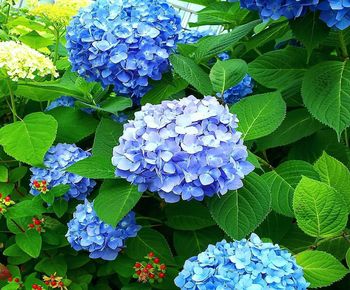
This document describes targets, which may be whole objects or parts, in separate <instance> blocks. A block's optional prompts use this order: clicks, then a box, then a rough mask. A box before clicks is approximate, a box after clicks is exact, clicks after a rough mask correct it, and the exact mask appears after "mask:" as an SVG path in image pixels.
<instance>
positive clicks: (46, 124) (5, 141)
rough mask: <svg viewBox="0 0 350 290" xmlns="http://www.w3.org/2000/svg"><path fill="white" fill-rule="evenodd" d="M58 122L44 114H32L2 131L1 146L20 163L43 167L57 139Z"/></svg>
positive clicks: (0, 134) (3, 128)
mask: <svg viewBox="0 0 350 290" xmlns="http://www.w3.org/2000/svg"><path fill="white" fill-rule="evenodd" d="M56 132H57V122H56V120H55V119H54V118H53V117H51V116H49V115H46V114H44V113H32V114H30V115H27V116H26V117H25V118H24V119H23V120H21V121H17V122H15V123H13V124H9V125H6V126H4V127H2V128H1V129H0V144H1V145H2V146H3V147H4V151H5V152H6V153H7V154H8V155H10V156H12V157H14V158H16V159H17V160H18V161H22V162H24V163H28V164H30V165H33V166H41V165H42V163H43V159H44V155H45V154H46V152H47V150H48V149H49V148H50V146H51V145H52V143H53V141H54V140H55V138H56Z"/></svg>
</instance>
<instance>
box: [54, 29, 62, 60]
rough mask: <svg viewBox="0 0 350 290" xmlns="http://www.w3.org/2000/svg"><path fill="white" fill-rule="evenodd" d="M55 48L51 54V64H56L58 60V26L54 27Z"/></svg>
mask: <svg viewBox="0 0 350 290" xmlns="http://www.w3.org/2000/svg"><path fill="white" fill-rule="evenodd" d="M54 29H55V50H54V55H53V64H54V65H56V62H57V60H58V49H59V45H60V30H59V28H58V27H55V28H54Z"/></svg>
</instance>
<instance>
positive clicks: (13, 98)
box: [6, 79, 17, 122]
mask: <svg viewBox="0 0 350 290" xmlns="http://www.w3.org/2000/svg"><path fill="white" fill-rule="evenodd" d="M6 84H7V88H8V90H9V94H10V99H11V111H12V116H13V122H16V121H17V112H16V103H15V96H14V94H13V91H12V88H11V84H10V81H9V80H8V79H6Z"/></svg>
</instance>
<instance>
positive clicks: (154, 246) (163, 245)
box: [126, 228, 175, 264]
mask: <svg viewBox="0 0 350 290" xmlns="http://www.w3.org/2000/svg"><path fill="white" fill-rule="evenodd" d="M150 252H153V253H154V256H155V257H158V258H159V259H160V260H161V263H165V264H174V262H175V261H174V257H173V254H172V253H171V250H170V247H169V245H168V242H167V241H166V239H165V238H164V236H163V235H162V234H160V233H159V232H157V231H156V230H153V229H148V228H143V229H141V230H140V231H139V232H138V233H137V236H136V237H135V238H130V239H128V241H127V248H126V254H127V255H128V256H129V257H130V258H133V259H135V260H138V261H142V260H143V259H144V256H146V255H147V254H148V253H150Z"/></svg>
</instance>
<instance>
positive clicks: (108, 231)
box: [66, 200, 141, 261]
mask: <svg viewBox="0 0 350 290" xmlns="http://www.w3.org/2000/svg"><path fill="white" fill-rule="evenodd" d="M140 229H141V226H139V225H137V224H136V220H135V213H134V212H129V213H128V214H127V215H126V216H125V217H124V218H123V219H122V220H121V221H120V222H119V223H118V225H117V226H116V227H112V226H111V225H108V224H106V223H104V222H103V221H101V220H100V219H99V218H98V217H97V215H96V213H95V211H94V209H93V203H90V202H89V201H88V200H85V203H84V204H79V205H78V206H77V208H76V211H75V212H74V214H73V219H71V220H70V221H69V223H68V232H67V234H66V237H67V240H68V242H69V243H70V244H71V246H72V248H73V249H74V250H76V251H80V250H86V251H89V252H90V255H89V257H90V258H92V259H98V258H101V259H104V260H108V261H112V260H115V258H116V257H117V256H118V253H119V252H120V251H121V250H122V249H123V248H125V247H126V246H125V241H126V240H127V239H128V238H131V237H136V235H137V232H138V231H139V230H140Z"/></svg>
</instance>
